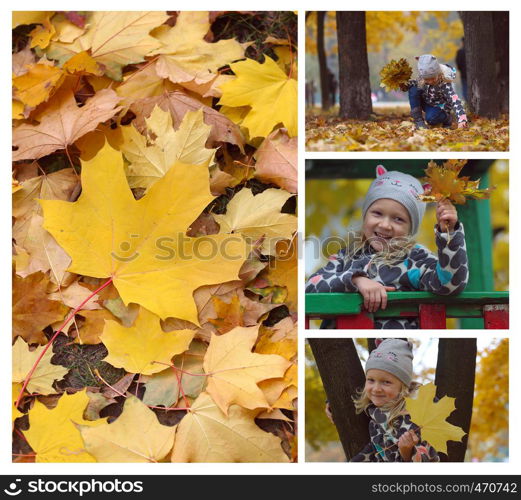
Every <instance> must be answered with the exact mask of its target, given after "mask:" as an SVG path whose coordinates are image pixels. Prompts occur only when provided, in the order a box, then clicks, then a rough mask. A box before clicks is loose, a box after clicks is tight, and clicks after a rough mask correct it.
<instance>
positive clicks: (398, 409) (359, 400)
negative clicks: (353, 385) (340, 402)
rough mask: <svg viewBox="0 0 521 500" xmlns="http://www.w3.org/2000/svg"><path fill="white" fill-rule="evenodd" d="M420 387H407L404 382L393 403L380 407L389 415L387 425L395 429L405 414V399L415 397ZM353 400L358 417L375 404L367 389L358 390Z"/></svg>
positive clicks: (418, 385) (416, 385)
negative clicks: (401, 416) (395, 425)
mask: <svg viewBox="0 0 521 500" xmlns="http://www.w3.org/2000/svg"><path fill="white" fill-rule="evenodd" d="M420 385H421V384H419V383H418V382H411V385H410V386H409V387H407V386H406V385H405V384H404V383H403V382H402V388H401V390H400V393H399V394H398V396H396V398H395V399H393V400H392V401H389V402H388V403H386V404H384V405H382V406H380V407H379V409H380V410H382V411H384V412H385V413H387V423H388V424H389V427H391V428H393V426H394V423H395V421H396V419H397V418H398V417H399V416H400V415H403V413H404V412H405V410H406V408H405V398H408V397H410V396H413V395H414V394H415V393H416V390H417V389H418V387H420ZM352 399H353V403H354V405H355V409H356V413H357V415H358V414H359V413H362V412H365V411H366V410H367V408H368V406H369V405H371V404H373V403H372V401H371V400H370V399H369V396H368V395H367V392H366V390H365V387H364V388H363V389H358V390H357V391H356V395H355V396H353V397H352Z"/></svg>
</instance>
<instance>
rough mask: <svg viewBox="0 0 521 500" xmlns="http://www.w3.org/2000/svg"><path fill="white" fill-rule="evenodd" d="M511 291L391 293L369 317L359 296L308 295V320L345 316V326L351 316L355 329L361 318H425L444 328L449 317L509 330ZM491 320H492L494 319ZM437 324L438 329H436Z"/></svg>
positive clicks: (430, 323) (428, 321)
mask: <svg viewBox="0 0 521 500" xmlns="http://www.w3.org/2000/svg"><path fill="white" fill-rule="evenodd" d="M508 303H509V293H508V292H463V293H461V294H459V295H454V296H452V295H449V296H444V295H435V294H432V293H429V292H388V293H387V308H386V309H385V310H382V309H380V310H378V311H377V312H375V313H372V314H369V313H367V312H364V310H363V298H362V296H361V295H360V294H359V293H310V294H306V308H305V309H306V319H313V318H328V317H342V318H343V319H344V322H343V327H346V326H345V325H346V321H348V319H349V317H352V322H353V328H357V327H361V328H363V327H362V326H359V322H358V320H359V319H360V316H361V315H365V316H364V318H369V321H372V319H374V318H400V317H420V318H421V317H422V315H423V319H424V324H426V325H429V326H430V327H432V328H443V326H439V325H442V324H443V322H444V321H445V319H446V318H485V319H486V318H487V317H488V318H489V320H488V326H487V324H485V328H508ZM490 318H493V320H491V319H490ZM433 325H438V326H433Z"/></svg>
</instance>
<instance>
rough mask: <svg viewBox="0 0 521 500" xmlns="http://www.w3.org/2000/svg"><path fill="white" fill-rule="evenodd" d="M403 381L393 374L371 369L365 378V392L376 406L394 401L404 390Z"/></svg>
mask: <svg viewBox="0 0 521 500" xmlns="http://www.w3.org/2000/svg"><path fill="white" fill-rule="evenodd" d="M402 385H403V384H402V381H401V380H400V379H399V378H397V377H395V376H394V375H393V374H392V373H389V372H386V371H384V370H377V369H371V370H368V371H367V374H366V376H365V387H364V390H365V392H366V394H367V397H368V398H369V399H370V400H371V402H372V403H373V404H374V405H375V406H378V407H380V406H383V405H385V404H386V403H389V402H391V401H394V400H395V399H396V398H397V397H398V395H399V394H400V392H401V390H402Z"/></svg>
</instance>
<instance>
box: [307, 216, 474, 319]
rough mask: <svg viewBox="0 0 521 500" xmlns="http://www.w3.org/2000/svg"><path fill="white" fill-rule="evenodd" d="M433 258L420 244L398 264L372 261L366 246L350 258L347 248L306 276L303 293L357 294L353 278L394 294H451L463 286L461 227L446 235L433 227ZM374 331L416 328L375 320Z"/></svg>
mask: <svg viewBox="0 0 521 500" xmlns="http://www.w3.org/2000/svg"><path fill="white" fill-rule="evenodd" d="M435 235H436V246H437V247H438V253H437V255H436V254H434V253H433V252H431V251H430V250H428V249H427V248H425V247H424V246H423V245H419V244H417V245H415V246H414V247H413V248H412V249H411V251H410V252H409V254H408V255H407V256H406V257H405V258H404V259H403V260H401V261H399V262H395V263H393V264H390V265H388V264H379V265H378V266H377V265H376V264H375V263H374V262H372V260H373V257H374V254H375V252H374V250H372V248H371V247H370V246H369V245H366V247H364V248H363V249H362V250H360V251H359V252H357V253H356V254H355V255H354V256H352V257H349V256H348V255H346V252H347V249H345V248H344V249H342V250H340V251H339V252H338V254H335V255H332V256H331V257H329V262H328V264H326V266H324V267H323V268H321V269H319V270H318V271H317V272H315V273H314V274H313V275H311V276H310V278H309V279H308V281H307V283H306V293H333V292H358V288H357V287H356V285H355V284H354V283H353V278H355V277H357V276H364V277H366V278H370V279H372V280H374V281H377V282H378V283H381V284H382V285H384V286H392V287H395V288H396V290H397V291H414V290H420V291H426V292H432V293H435V294H439V295H455V294H458V293H460V292H462V291H463V290H464V288H465V286H466V285H467V281H468V277H469V271H468V260H467V250H466V245H465V233H464V229H463V224H462V223H461V222H458V223H457V224H456V226H455V228H454V231H453V232H452V233H451V234H450V238H449V237H448V235H447V233H445V232H440V231H439V229H438V228H437V226H436V227H435ZM375 328H378V329H417V328H418V322H417V320H416V319H415V318H392V319H377V320H375Z"/></svg>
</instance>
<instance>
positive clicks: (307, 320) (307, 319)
mask: <svg viewBox="0 0 521 500" xmlns="http://www.w3.org/2000/svg"><path fill="white" fill-rule="evenodd" d="M306 330H309V316H306Z"/></svg>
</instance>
